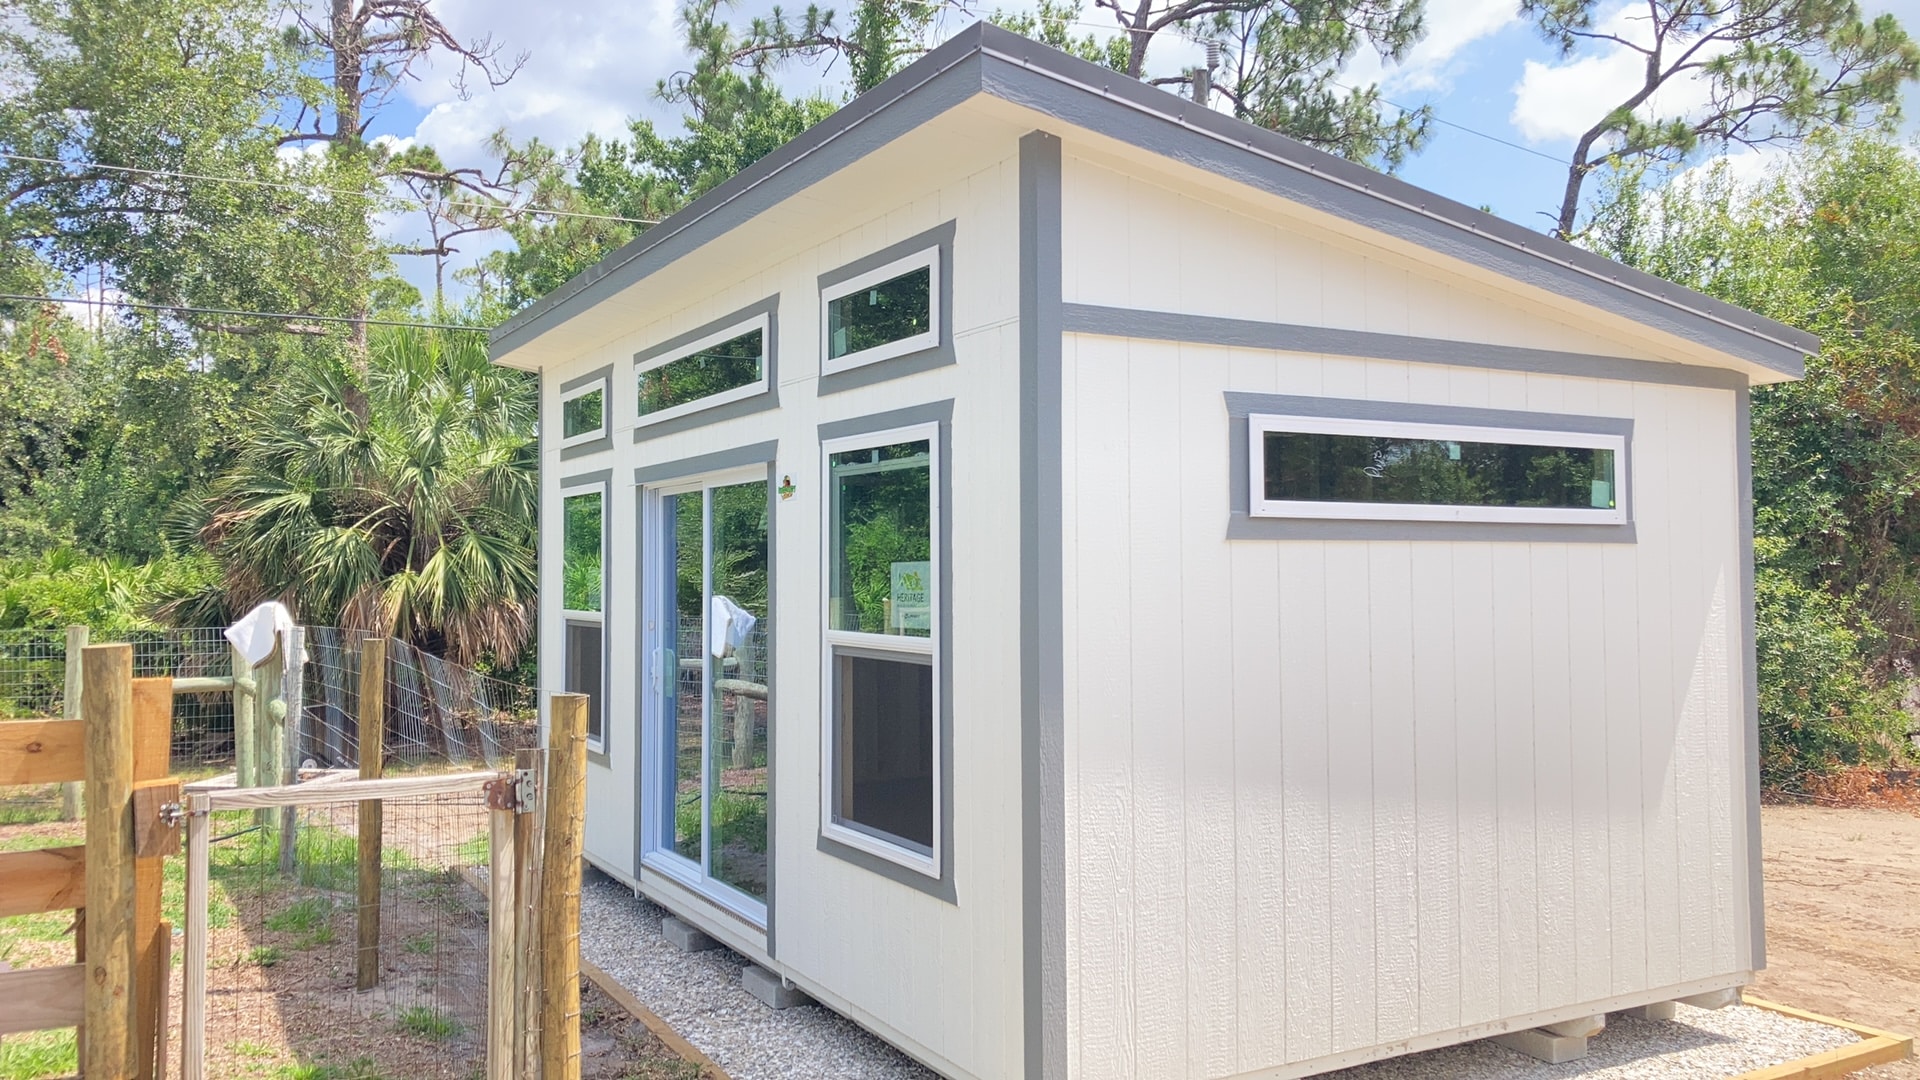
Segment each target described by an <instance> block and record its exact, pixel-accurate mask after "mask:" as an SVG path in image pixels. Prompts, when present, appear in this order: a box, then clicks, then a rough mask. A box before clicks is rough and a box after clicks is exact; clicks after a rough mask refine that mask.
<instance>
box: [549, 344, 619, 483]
mask: <svg viewBox="0 0 1920 1080" xmlns="http://www.w3.org/2000/svg"><path fill="white" fill-rule="evenodd" d="M592 382H599V383H601V384H602V386H603V387H604V389H605V390H606V396H605V397H604V398H602V399H601V402H600V437H599V438H597V439H595V440H593V441H592V442H583V443H575V444H574V445H572V446H562V447H560V460H561V461H572V460H573V459H575V458H583V457H591V456H593V455H594V454H604V453H606V452H607V451H609V450H611V449H613V365H612V364H608V365H606V366H605V367H601V368H595V369H594V370H592V371H589V372H587V373H586V374H585V375H576V376H574V377H573V378H571V379H568V380H567V381H566V382H563V383H561V384H560V389H559V390H557V391H555V392H554V402H555V404H556V405H558V404H559V403H560V398H562V397H564V396H565V395H567V394H569V393H571V392H573V391H575V390H578V389H580V388H581V387H583V386H586V385H587V384H589V383H592ZM554 419H556V420H558V421H559V424H560V429H559V435H560V438H559V439H556V440H555V443H556V444H557V443H559V442H561V441H563V440H565V439H566V437H567V421H566V416H565V414H564V409H563V410H562V415H560V416H557V417H555V418H554Z"/></svg>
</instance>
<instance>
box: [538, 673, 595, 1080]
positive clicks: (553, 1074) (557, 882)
mask: <svg viewBox="0 0 1920 1080" xmlns="http://www.w3.org/2000/svg"><path fill="white" fill-rule="evenodd" d="M551 700H552V706H551V707H550V708H549V709H548V725H547V798H546V812H547V827H546V844H545V851H544V854H543V855H542V859H543V861H544V862H545V864H546V865H545V867H544V868H543V869H542V871H541V873H542V875H543V880H542V881H541V883H540V884H541V888H540V948H541V962H540V967H541V981H542V982H543V983H545V984H546V994H545V997H544V1001H543V1002H542V1008H541V1010H540V1012H541V1015H540V1076H541V1080H580V856H581V839H582V838H581V831H582V829H583V827H584V826H585V824H586V810H587V698H586V696H585V695H582V694H555V695H554V696H553V698H552V699H551Z"/></svg>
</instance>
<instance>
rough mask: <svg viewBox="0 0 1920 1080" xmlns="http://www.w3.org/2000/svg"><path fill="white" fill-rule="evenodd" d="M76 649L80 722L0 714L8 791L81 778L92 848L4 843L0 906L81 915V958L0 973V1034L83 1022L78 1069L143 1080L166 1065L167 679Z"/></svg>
mask: <svg viewBox="0 0 1920 1080" xmlns="http://www.w3.org/2000/svg"><path fill="white" fill-rule="evenodd" d="M81 653H82V656H81V669H82V678H83V680H84V688H83V690H82V692H81V695H80V702H79V716H78V718H77V719H71V718H70V719H61V720H11V721H5V722H0V786H4V785H25V784H61V785H72V784H75V783H82V784H83V785H84V794H85V804H86V805H85V814H86V844H85V845H84V846H80V847H57V848H45V849H41V850H37V851H15V852H0V915H32V914H41V913H45V912H53V911H66V910H73V911H74V912H75V916H74V962H73V963H71V964H63V965H59V966H55V967H47V968H34V969H28V970H24V971H9V972H0V1035H8V1034H15V1033H20V1032H27V1031H44V1030H47V1029H50V1028H63V1027H76V1026H77V1027H78V1028H79V1029H80V1037H79V1057H80V1068H81V1072H82V1074H83V1075H85V1076H88V1077H100V1078H114V1080H132V1078H136V1077H137V1078H140V1080H148V1078H152V1077H158V1076H162V1075H164V1070H165V1064H164V1063H165V1061H166V1035H165V1033H166V1030H167V1016H166V1007H167V975H168V964H169V959H170V958H169V955H168V949H169V946H170V945H171V943H172V939H173V930H172V927H171V926H169V925H168V924H167V923H165V922H163V921H162V920H161V918H160V872H161V859H162V858H163V857H164V856H165V855H167V854H169V853H170V852H171V851H173V850H177V846H178V841H179V831H178V825H177V822H178V820H179V818H178V817H177V816H176V815H175V814H174V813H173V811H172V808H173V807H176V806H177V805H178V803H179V799H180V785H179V783H178V782H177V781H175V780H171V779H169V778H168V775H167V774H168V773H169V771H170V763H169V755H170V753H171V745H172V741H173V740H172V725H173V720H172V717H173V687H172V680H170V679H135V678H133V650H132V648H131V647H130V646H127V645H91V646H85V647H84V648H83V649H82V650H81ZM69 711H70V712H71V707H70V708H69ZM66 790H68V791H69V792H71V790H72V789H71V788H70V787H69V788H67V789H66Z"/></svg>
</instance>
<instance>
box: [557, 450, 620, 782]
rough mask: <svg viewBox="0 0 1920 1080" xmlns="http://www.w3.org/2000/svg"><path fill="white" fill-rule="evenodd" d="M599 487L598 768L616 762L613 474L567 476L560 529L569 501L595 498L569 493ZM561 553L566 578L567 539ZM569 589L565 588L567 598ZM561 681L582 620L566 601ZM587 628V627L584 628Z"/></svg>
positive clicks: (594, 755)
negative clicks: (573, 626)
mask: <svg viewBox="0 0 1920 1080" xmlns="http://www.w3.org/2000/svg"><path fill="white" fill-rule="evenodd" d="M595 485H598V486H599V488H600V623H599V626H600V738H599V739H598V740H597V742H598V743H599V745H598V746H595V745H594V744H595V742H596V740H594V739H591V738H589V739H588V740H587V760H588V761H590V762H593V763H594V764H596V765H601V766H611V765H612V763H613V761H612V757H611V751H610V748H611V747H612V745H613V739H612V735H613V712H612V709H611V707H610V706H611V698H610V694H609V691H610V690H611V689H612V688H613V633H612V617H611V613H610V612H609V611H608V610H607V609H608V608H609V607H611V606H612V603H613V528H612V525H613V470H612V469H596V470H594V471H593V472H590V473H580V474H578V475H575V476H565V477H561V479H560V505H561V514H560V527H561V529H562V530H564V529H565V528H566V510H565V508H566V501H567V500H568V499H570V498H573V497H575V496H579V495H591V494H593V492H591V491H580V490H569V489H578V488H588V487H593V486H595ZM555 547H557V548H558V549H559V551H560V560H561V567H560V573H561V576H562V578H563V579H564V577H565V575H566V543H565V537H564V536H563V537H562V538H561V543H559V544H557V545H555ZM565 589H566V586H565V584H564V581H563V584H562V585H561V590H562V592H563V594H564V591H565ZM560 611H561V615H560V648H561V655H560V678H561V683H562V690H563V691H564V689H565V682H566V671H567V657H566V652H565V650H566V640H567V624H568V623H573V622H578V621H579V620H575V619H569V618H567V616H566V599H565V597H564V595H563V596H562V598H561V601H560ZM582 625H587V624H584V623H583V624H582Z"/></svg>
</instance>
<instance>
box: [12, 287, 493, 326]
mask: <svg viewBox="0 0 1920 1080" xmlns="http://www.w3.org/2000/svg"><path fill="white" fill-rule="evenodd" d="M0 300H17V301H21V302H23V303H42V304H90V305H95V306H114V307H125V308H138V309H140V310H143V311H178V312H184V313H186V314H189V315H228V316H233V317H236V318H243V319H284V320H287V321H290V322H314V323H346V324H348V325H354V324H359V325H361V326H402V327H411V328H413V329H416V330H472V331H477V332H479V333H486V332H487V331H488V329H489V328H488V327H485V326H461V325H459V324H458V323H430V322H401V321H399V320H398V319H358V318H351V317H348V316H345V315H296V314H292V313H290V312H283V311H237V310H234V309H232V308H209V307H190V306H188V305H185V304H150V303H147V302H146V301H144V300H124V299H113V298H110V297H104V296H103V297H86V296H35V295H32V294H28V293H0Z"/></svg>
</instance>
